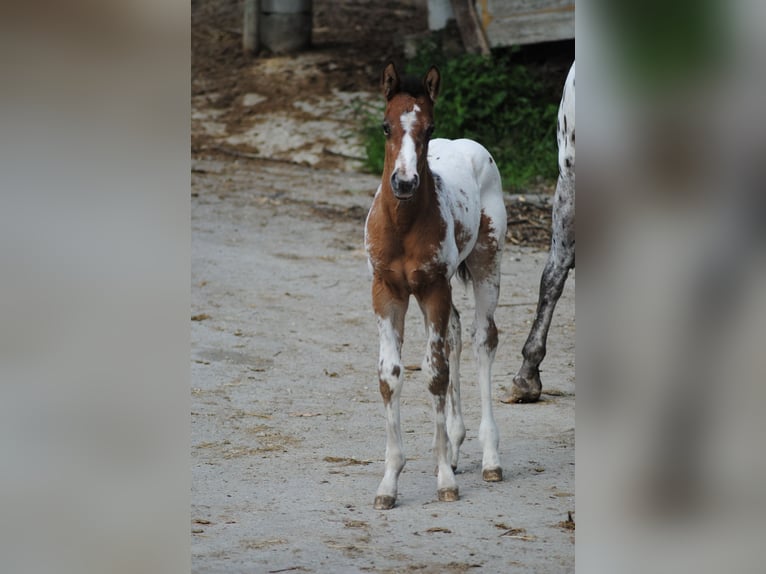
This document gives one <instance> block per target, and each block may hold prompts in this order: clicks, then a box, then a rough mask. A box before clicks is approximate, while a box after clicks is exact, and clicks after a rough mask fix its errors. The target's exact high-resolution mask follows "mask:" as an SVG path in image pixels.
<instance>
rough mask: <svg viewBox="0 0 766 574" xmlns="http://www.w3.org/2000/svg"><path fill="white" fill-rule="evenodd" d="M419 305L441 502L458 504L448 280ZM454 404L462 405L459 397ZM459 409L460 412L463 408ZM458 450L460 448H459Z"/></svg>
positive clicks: (421, 298) (421, 297)
mask: <svg viewBox="0 0 766 574" xmlns="http://www.w3.org/2000/svg"><path fill="white" fill-rule="evenodd" d="M418 301H419V303H420V306H421V308H422V309H423V313H424V314H425V320H426V330H427V333H428V347H427V349H426V357H425V360H424V370H425V374H426V377H427V381H428V390H429V391H431V397H432V400H433V406H434V442H433V448H434V455H435V457H436V466H437V478H436V484H437V493H438V496H439V500H441V501H446V502H451V501H455V500H458V498H459V495H458V487H457V482H456V480H455V473H454V471H453V469H452V464H451V460H450V454H451V453H450V441H449V437H448V435H447V424H446V423H447V421H446V418H447V416H446V407H447V389H448V386H449V382H450V364H449V354H450V348H449V344H448V331H449V322H450V315H451V313H452V292H451V289H450V285H449V282H448V281H447V280H446V279H444V280H441V281H439V282H438V283H437V284H436V285H433V286H431V287H429V288H428V289H427V290H425V291H424V292H422V293H418ZM458 392H459V391H458ZM454 400H457V401H459V394H458V395H457V396H456V397H455V399H454ZM455 406H457V412H459V404H458V405H455ZM458 447H459V445H456V446H455V448H458ZM454 454H457V453H456V452H455V453H454ZM455 462H457V457H456V456H455Z"/></svg>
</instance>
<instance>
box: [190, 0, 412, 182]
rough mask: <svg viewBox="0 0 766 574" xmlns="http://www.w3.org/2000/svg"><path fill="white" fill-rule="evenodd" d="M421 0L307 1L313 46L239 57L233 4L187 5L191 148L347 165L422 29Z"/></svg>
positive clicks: (352, 165)
mask: <svg viewBox="0 0 766 574" xmlns="http://www.w3.org/2000/svg"><path fill="white" fill-rule="evenodd" d="M424 4H425V3H424V2H419V1H417V0H400V1H398V2H397V1H394V2H387V3H380V2H372V1H368V0H341V1H338V2H335V1H329V0H315V1H314V3H313V30H312V47H311V49H310V50H308V51H305V52H302V53H300V54H297V55H285V56H280V55H274V54H269V53H266V52H263V51H262V52H261V53H259V54H258V56H257V57H250V56H247V55H245V54H243V53H242V48H241V32H240V30H241V14H242V9H243V8H242V2H241V0H210V1H207V2H203V1H202V0H199V1H197V2H193V3H192V90H191V91H192V124H193V129H192V152H193V154H204V156H205V157H221V156H224V157H225V156H229V157H231V156H235V157H237V156H239V157H247V156H252V157H256V158H269V159H279V160H283V161H292V162H295V163H299V164H305V165H310V166H312V167H318V168H329V169H343V170H354V169H359V167H360V166H361V159H362V157H363V149H362V148H361V144H360V142H359V141H358V136H357V134H356V131H357V130H356V125H357V123H358V120H359V117H360V115H359V114H360V113H361V110H362V109H364V108H365V107H368V106H369V105H370V104H371V103H372V102H373V101H374V100H376V99H377V97H378V96H377V92H378V78H379V73H380V70H381V69H382V67H383V66H384V65H385V63H386V62H387V61H388V60H391V59H395V60H399V59H401V57H402V55H403V50H404V40H405V38H407V37H409V36H412V35H415V34H418V33H422V32H423V30H426V29H427V12H426V10H425V5H424Z"/></svg>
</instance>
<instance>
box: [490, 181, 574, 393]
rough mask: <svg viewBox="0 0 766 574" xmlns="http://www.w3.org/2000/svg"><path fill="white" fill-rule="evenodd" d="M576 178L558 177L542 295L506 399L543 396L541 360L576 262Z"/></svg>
mask: <svg viewBox="0 0 766 574" xmlns="http://www.w3.org/2000/svg"><path fill="white" fill-rule="evenodd" d="M574 221H575V213H574V178H571V179H569V178H565V177H563V176H562V177H559V182H558V185H557V186H556V195H555V197H554V204H553V236H552V238H551V248H550V251H549V253H548V260H547V261H546V263H545V269H543V274H542V277H541V279H540V296H539V299H538V302H537V313H536V314H535V321H534V323H533V324H532V328H531V329H530V331H529V336H528V337H527V341H526V343H524V348H523V350H522V355H523V356H524V362H523V363H522V365H521V368H520V369H519V372H518V373H517V374H516V376H515V377H514V378H513V385H512V387H511V390H510V391H509V392H508V394H507V395H506V396H505V397H503V398H502V399H500V400H501V401H502V402H504V403H532V402H535V401H537V400H538V399H539V398H540V393H541V392H542V383H541V382H540V369H539V367H540V363H541V362H542V360H543V358H545V352H546V348H545V345H546V341H547V340H548V329H549V328H550V326H551V319H552V318H553V311H554V309H555V308H556V303H557V302H558V300H559V298H560V297H561V293H562V291H563V290H564V284H565V283H566V280H567V275H568V274H569V270H570V269H571V268H573V267H574V263H575V236H574V233H575V232H574Z"/></svg>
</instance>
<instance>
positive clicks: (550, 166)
mask: <svg viewBox="0 0 766 574" xmlns="http://www.w3.org/2000/svg"><path fill="white" fill-rule="evenodd" d="M517 52H518V50H517V49H506V50H496V51H493V53H492V55H491V57H488V58H484V57H481V56H476V55H471V54H461V55H458V56H453V57H451V56H448V55H445V53H444V52H443V51H442V50H441V48H440V46H439V45H438V42H437V41H435V40H429V41H426V42H424V43H423V44H421V46H420V48H419V50H418V53H417V55H416V57H415V58H413V59H412V60H411V61H409V62H407V64H406V70H405V71H406V72H407V73H413V74H417V75H419V76H420V75H423V74H425V72H426V71H427V70H428V68H429V67H430V66H431V65H432V64H434V65H436V66H438V67H439V71H440V72H441V91H440V94H439V98H438V99H437V101H436V108H435V112H434V114H435V120H436V121H435V124H436V129H435V132H434V136H433V137H444V138H450V139H456V138H462V137H466V138H470V139H474V140H476V141H478V142H480V143H481V144H483V145H484V146H485V147H486V148H487V149H488V150H489V151H490V153H492V155H493V156H494V158H495V161H496V162H497V165H498V167H499V169H500V173H501V175H502V177H503V185H504V187H505V188H506V189H516V190H518V189H523V188H525V187H527V186H529V185H530V184H532V183H534V182H535V181H536V180H538V179H539V178H542V179H543V180H546V181H553V180H555V178H556V175H557V173H558V167H557V151H556V116H557V112H558V104H559V100H560V98H561V89H562V86H563V81H564V78H563V77H562V76H561V74H560V73H559V71H556V72H552V71H551V70H550V69H548V68H546V66H545V65H540V64H532V63H522V62H516V61H514V55H515V54H516V53H517ZM382 106H383V104H382V102H381V104H380V108H376V109H369V110H366V111H365V117H366V119H365V121H364V125H363V128H362V134H363V138H364V142H365V148H366V152H367V163H366V166H367V168H368V169H370V170H371V171H372V172H374V173H380V172H382V170H383V157H384V138H383V134H382V132H381V129H380V122H381V118H382V116H383V107H382Z"/></svg>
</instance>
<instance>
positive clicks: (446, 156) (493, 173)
mask: <svg viewBox="0 0 766 574" xmlns="http://www.w3.org/2000/svg"><path fill="white" fill-rule="evenodd" d="M428 165H429V167H430V168H431V172H432V173H433V174H434V176H435V177H436V178H438V181H437V191H438V198H439V208H440V210H441V214H442V218H443V219H444V221H445V222H446V224H447V233H446V237H445V241H444V243H442V245H441V246H440V250H439V253H438V255H437V258H438V262H439V263H442V264H445V265H446V266H447V269H448V270H449V276H452V275H453V274H454V273H455V271H456V270H457V267H458V265H459V264H460V262H461V261H463V260H464V259H465V258H466V257H467V256H468V255H469V254H470V253H471V252H472V251H473V248H474V247H475V245H476V240H477V238H478V234H479V225H480V224H481V214H482V211H484V213H486V215H487V216H488V217H490V219H492V220H493V221H495V220H499V219H502V221H503V222H505V205H503V202H502V194H499V195H498V194H497V190H498V189H501V182H500V174H499V173H498V171H497V168H496V166H495V165H494V160H493V159H492V156H491V155H490V153H489V152H488V151H487V150H486V149H485V148H484V146H482V145H481V144H479V143H477V142H475V141H473V140H469V139H458V140H448V139H442V138H437V139H434V140H431V141H430V143H429V144H428ZM493 193H494V194H495V195H498V197H499V200H498V199H497V198H495V197H494V195H493ZM456 226H459V228H460V230H461V232H462V233H463V234H465V237H467V238H468V241H467V242H466V244H465V245H463V247H462V249H460V250H458V245H457V241H456V238H455V229H456Z"/></svg>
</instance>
